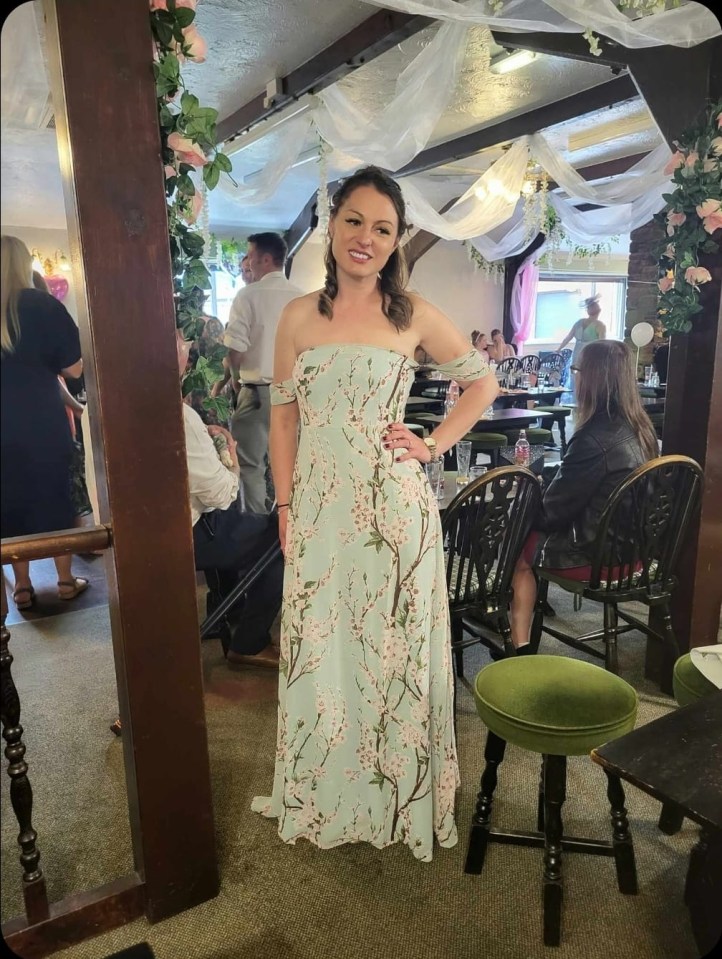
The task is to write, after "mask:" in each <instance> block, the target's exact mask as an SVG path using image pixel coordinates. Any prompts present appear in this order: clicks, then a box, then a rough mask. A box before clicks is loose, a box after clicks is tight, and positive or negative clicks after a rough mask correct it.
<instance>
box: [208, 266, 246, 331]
mask: <svg viewBox="0 0 722 959" xmlns="http://www.w3.org/2000/svg"><path fill="white" fill-rule="evenodd" d="M243 286H244V283H243V280H242V279H241V278H240V276H235V277H234V276H231V274H230V273H226V271H225V270H211V309H210V312H211V313H212V314H213V316H217V317H218V319H219V320H220V321H221V323H222V324H223V325H224V326H225V325H226V324H227V323H228V316H229V314H230V311H231V303H233V298H234V297H235V295H236V293H238V291H239V290H240V289H242V287H243Z"/></svg>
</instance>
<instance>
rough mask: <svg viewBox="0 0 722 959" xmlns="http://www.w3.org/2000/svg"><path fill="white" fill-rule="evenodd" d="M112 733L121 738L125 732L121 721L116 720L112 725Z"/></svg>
mask: <svg viewBox="0 0 722 959" xmlns="http://www.w3.org/2000/svg"><path fill="white" fill-rule="evenodd" d="M110 731H111V733H113V734H114V735H116V736H120V735H121V733H122V732H123V727H122V726H121V725H120V720H119V719H116V720H114V721H113V722H112V723H111V724H110Z"/></svg>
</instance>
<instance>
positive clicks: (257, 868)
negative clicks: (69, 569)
mask: <svg viewBox="0 0 722 959" xmlns="http://www.w3.org/2000/svg"><path fill="white" fill-rule="evenodd" d="M550 599H551V600H552V602H553V603H554V605H555V606H556V607H557V610H558V613H559V614H560V615H559V621H563V620H564V619H568V620H571V618H572V617H573V618H574V620H575V626H576V628H577V629H579V630H581V629H582V628H583V626H584V623H585V622H586V623H589V622H590V617H591V616H593V615H595V614H594V613H593V611H592V608H591V606H589V608H587V606H588V604H585V608H584V609H583V610H582V612H581V613H579V614H573V613H572V612H571V606H570V604H569V603H568V601H567V599H566V597H562V596H560V595H559V594H557V593H554V595H553V596H550ZM11 632H12V639H11V651H12V652H13V655H14V657H15V663H14V666H13V673H14V676H15V679H16V683H17V685H18V688H19V691H20V695H21V701H22V704H23V716H22V723H23V725H24V726H25V729H26V734H25V740H26V743H27V747H28V752H27V760H28V763H29V771H30V776H31V781H32V784H33V789H34V792H35V811H34V824H35V827H36V829H37V831H38V842H39V847H40V850H41V853H42V865H43V868H44V871H45V875H46V878H47V882H48V888H49V893H50V896H51V899H53V900H56V899H59V898H61V897H63V896H66V895H68V894H69V893H71V892H75V891H80V890H83V889H89V888H91V887H93V886H96V885H99V884H101V883H103V882H107V881H109V880H110V879H112V878H114V877H116V876H119V875H121V874H124V873H127V872H129V871H130V870H131V862H132V861H131V852H130V836H129V829H128V820H127V812H126V800H125V788H124V776H123V764H122V756H121V743H120V742H119V741H118V740H117V739H115V738H114V737H113V736H112V735H111V733H110V732H109V731H108V724H109V723H110V721H111V720H112V719H113V718H114V716H115V715H116V694H115V679H114V673H113V664H112V655H111V648H110V638H109V626H108V619H107V609H106V608H93V609H85V610H79V611H77V612H73V613H68V614H66V615H64V616H59V617H53V618H48V619H43V620H40V621H37V622H33V623H25V624H21V625H15V626H13V627H12V630H11ZM562 649H563V648H562V647H560V646H559V645H558V644H556V643H555V642H554V641H553V640H550V639H548V638H547V639H545V640H544V641H543V646H542V651H543V652H554V653H556V652H558V653H562ZM643 649H644V640H643V639H642V637H641V636H639V635H638V634H631V636H630V637H626V638H624V642H623V643H622V652H621V657H620V658H621V673H622V675H623V676H624V677H625V678H626V679H627V680H629V681H630V682H632V684H633V685H634V686H635V687H636V688H637V689H638V691H639V693H640V697H641V704H640V713H639V722H640V723H644V722H648V721H649V720H651V719H653V718H654V717H656V716H657V715H660V714H661V713H663V712H664V711H666V710H667V709H670V708H672V707H673V702H672V700H671V699H670V698H669V697H667V696H665V695H663V694H661V693H660V692H659V691H658V690H657V689H656V688H655V687H654V686H652V685H651V684H649V683H648V682H646V681H645V680H644V679H643V678H642V675H641V666H642V661H643ZM565 652H566V653H569V652H571V651H570V650H565ZM203 661H204V672H205V682H206V705H207V719H208V736H209V744H210V753H211V767H212V776H213V788H214V795H215V815H216V831H217V838H218V854H219V860H220V869H221V877H222V886H221V892H220V895H219V896H218V897H217V898H216V899H214V900H212V901H210V902H208V903H205V904H203V905H201V906H199V907H197V908H195V909H193V910H189V911H188V912H186V913H183V914H181V915H179V916H175V917H173V918H172V919H168V920H165V921H164V922H161V923H158V924H157V925H154V926H151V925H149V924H148V923H147V922H146V921H145V920H138V921H136V922H134V923H131V924H129V925H127V926H125V927H123V928H121V929H118V930H115V931H113V932H110V933H106V934H105V935H103V936H100V937H98V938H96V939H92V940H88V941H87V942H85V943H82V944H80V945H77V946H75V947H73V948H71V949H67V950H65V951H63V952H62V953H58V955H59V956H61V957H67V959H103V957H106V956H108V954H109V953H112V952H114V951H115V950H119V949H122V948H123V947H127V946H130V945H132V944H134V943H139V942H143V941H147V942H148V943H149V944H150V945H151V946H152V948H153V950H154V951H155V955H156V957H157V959H180V957H182V959H246V957H249V959H250V957H263V959H265V957H268V959H336V957H341V956H343V957H349V959H388V957H390V956H393V957H394V959H427V957H428V959H432V957H433V959H438V957H449V959H479V957H484V956H486V957H491V959H535V957H546V956H550V957H551V956H554V957H559V959H587V957H592V959H593V957H596V956H600V957H601V956H613V957H615V959H660V957H667V956H669V957H674V959H696V957H697V956H698V951H697V950H696V947H695V944H694V940H693V938H692V934H691V930H690V927H689V922H688V918H687V913H686V909H685V907H684V905H683V903H682V892H683V884H684V874H685V869H686V863H687V858H688V856H689V851H690V849H691V847H692V845H693V843H694V841H695V839H696V828H695V827H694V826H693V825H691V824H690V823H688V822H686V823H685V826H684V828H683V830H682V832H680V833H679V834H678V835H677V836H674V837H668V836H665V835H663V834H662V833H661V832H659V830H658V829H657V826H656V821H657V817H658V814H659V804H658V803H657V802H655V801H654V800H652V799H650V798H649V797H647V796H645V795H644V794H643V793H641V792H639V791H638V790H634V789H632V787H629V788H628V789H627V797H628V808H629V811H630V817H631V823H632V829H633V835H634V839H635V846H636V855H637V867H638V873H639V884H640V891H639V895H637V896H622V895H621V894H620V893H619V892H618V891H617V888H616V883H615V878H614V865H613V862H612V860H611V859H600V858H598V857H590V856H584V855H574V856H571V855H570V856H567V857H566V858H565V861H564V876H565V906H564V916H563V930H562V945H561V947H560V948H558V949H555V950H546V949H545V948H544V947H543V945H542V943H541V871H542V864H541V851H540V850H534V849H524V848H515V847H510V846H492V847H491V850H490V852H489V855H488V859H487V865H486V867H485V869H484V872H483V873H482V875H481V876H478V877H472V876H466V875H464V872H463V861H464V854H465V846H466V836H467V833H468V828H469V823H470V818H471V814H472V809H473V804H474V801H475V797H476V789H477V783H478V777H479V774H480V772H481V764H482V756H481V750H482V742H483V739H482V733H483V730H482V726H481V723H480V721H479V720H478V718H477V716H476V713H475V710H474V706H473V700H472V698H471V696H470V694H469V692H468V690H467V689H462V691H461V693H460V697H459V718H458V740H459V752H460V762H461V772H462V780H463V787H462V791H461V794H460V800H459V804H458V810H457V823H458V827H459V835H460V841H459V844H458V845H457V846H456V847H455V848H454V849H450V850H438V851H437V852H436V853H435V855H434V860H433V862H432V863H430V864H424V863H419V862H417V861H416V860H414V858H413V856H412V854H411V853H410V852H409V850H408V849H407V848H405V847H403V846H394V847H390V848H388V849H386V850H376V849H373V848H372V847H369V846H365V845H358V846H342V847H339V848H337V849H334V850H330V851H319V850H317V849H315V848H314V847H312V846H311V845H309V844H308V843H299V844H298V845H296V846H287V845H285V844H283V843H282V842H281V841H280V840H279V839H278V836H277V834H276V829H275V825H274V823H273V822H272V821H269V820H266V819H263V818H262V817H260V816H257V815H254V814H253V813H251V812H250V803H251V799H252V797H253V796H254V795H256V794H259V793H261V794H266V793H268V790H269V789H270V785H271V776H272V762H273V752H274V739H275V720H276V715H275V714H276V710H275V702H274V699H275V685H276V677H274V676H273V675H271V674H266V673H264V672H263V671H262V670H248V671H246V672H233V673H231V672H230V671H229V670H228V669H227V667H226V665H225V663H224V662H223V660H222V655H221V651H220V646H219V644H218V642H217V641H208V642H205V643H204V644H203ZM486 662H487V659H486V653H485V652H482V651H480V650H476V649H473V650H470V651H468V652H467V654H466V663H467V675H468V676H469V677H473V675H474V674H475V672H476V670H477V669H478V668H479V667H480V666H482V665H484V664H485V663H486ZM537 778H538V759H537V757H534V756H532V755H530V754H527V753H525V752H523V751H522V750H518V749H515V748H513V747H510V748H509V750H508V752H507V759H506V760H505V761H504V763H503V765H502V767H501V771H500V785H499V789H498V792H497V797H498V798H497V803H496V807H495V822H496V823H497V824H502V823H503V824H504V825H506V826H512V825H516V826H517V827H519V828H527V829H528V828H533V827H534V817H535V810H536V786H537ZM2 788H3V829H2V852H3V857H2V916H3V918H4V919H6V918H9V917H10V916H14V915H17V914H19V912H20V911H21V899H20V890H19V875H20V873H19V866H18V862H17V847H16V843H15V839H16V833H17V829H16V826H15V822H14V818H13V815H12V811H11V807H10V804H9V802H7V776H3V787H2ZM605 793H606V790H605V780H604V776H603V774H602V772H601V770H599V768H598V767H597V766H595V765H594V764H593V763H592V762H591V760H588V759H587V758H586V757H579V758H577V759H573V760H571V761H570V763H569V782H568V788H567V795H568V800H567V803H566V805H565V826H566V827H567V828H568V829H569V831H570V833H574V834H576V835H585V834H586V835H593V836H599V837H605V836H607V835H608V813H607V807H606V796H605Z"/></svg>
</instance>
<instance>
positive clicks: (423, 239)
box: [405, 153, 647, 273]
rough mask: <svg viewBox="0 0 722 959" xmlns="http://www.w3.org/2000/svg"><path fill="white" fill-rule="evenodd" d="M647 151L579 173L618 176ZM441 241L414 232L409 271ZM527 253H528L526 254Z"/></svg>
mask: <svg viewBox="0 0 722 959" xmlns="http://www.w3.org/2000/svg"><path fill="white" fill-rule="evenodd" d="M645 156H647V154H646V153H634V154H632V155H631V156H628V157H618V158H617V159H616V160H605V161H604V162H603V163H592V164H591V165H590V166H586V167H580V168H579V169H578V170H577V173H578V174H579V175H580V176H582V177H584V179H585V180H589V181H593V180H602V179H604V178H605V177H609V176H617V175H618V174H619V173H626V172H627V170H629V168H630V167H633V166H634V164H635V163H639V161H640V160H642V159H643V158H644V157H645ZM557 186H558V184H557V183H555V182H554V180H552V181H551V182H550V183H549V189H550V190H553V189H555V188H556V187H557ZM458 199H459V197H454V199H453V200H449V202H448V203H447V204H446V205H445V206H444V207H442V209H441V210H440V211H439V212H440V213H446V212H447V211H448V210H450V209H451V207H452V206H453V205H454V204H455V203H456V201H457V200H458ZM577 209H578V210H580V211H581V212H582V213H583V212H585V211H586V210H597V209H599V207H598V205H597V204H595V203H581V204H580V205H579V206H578V207H577ZM438 242H439V237H438V236H435V235H434V234H433V233H428V232H427V231H426V230H419V232H418V233H416V234H414V236H413V238H412V239H411V240H410V241H409V242H408V243H407V244H406V247H405V249H406V259H407V263H408V265H409V273H411V271H412V270H413V268H414V266H415V264H416V262H417V261H418V260H419V259H421V257H422V256H424V254H425V253H428V252H429V250H430V249H431V248H432V247H433V246H435V245H436V244H437V243H438ZM525 255H526V254H525Z"/></svg>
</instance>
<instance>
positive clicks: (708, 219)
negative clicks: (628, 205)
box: [654, 103, 722, 333]
mask: <svg viewBox="0 0 722 959" xmlns="http://www.w3.org/2000/svg"><path fill="white" fill-rule="evenodd" d="M675 146H676V147H677V151H676V152H675V153H674V154H673V156H672V158H671V159H670V161H669V163H668V164H667V168H666V170H665V172H666V173H670V174H672V178H673V182H674V183H675V190H674V192H672V193H669V194H665V196H664V199H665V200H666V201H667V206H666V207H665V208H664V210H662V211H661V212H660V213H657V214H655V217H654V219H655V220H656V221H657V222H658V223H660V224H661V225H662V227H663V228H664V233H665V239H664V240H663V242H662V243H661V244H660V247H659V250H658V253H659V268H660V274H661V275H660V278H659V282H658V287H659V292H660V297H659V304H658V308H657V315H658V316H659V318H660V320H661V321H662V324H663V326H664V329H665V330H666V332H668V333H689V331H690V330H691V329H692V326H693V323H692V317H693V316H694V315H695V314H697V313H700V312H701V310H702V306H701V305H700V302H699V288H700V285H701V284H703V283H709V281H710V280H711V279H712V276H711V274H710V272H709V270H708V269H707V268H706V267H705V266H701V265H700V262H699V260H700V255H701V254H708V253H718V254H719V252H720V246H721V244H720V238H721V237H722V103H717V104H715V105H713V106H711V107H710V108H709V109H708V110H707V113H706V117H705V120H704V122H703V123H701V124H700V125H699V126H697V127H693V128H691V129H689V130H686V131H685V133H684V134H683V135H682V136H681V137H680V139H679V140H678V141H676V142H675Z"/></svg>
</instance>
